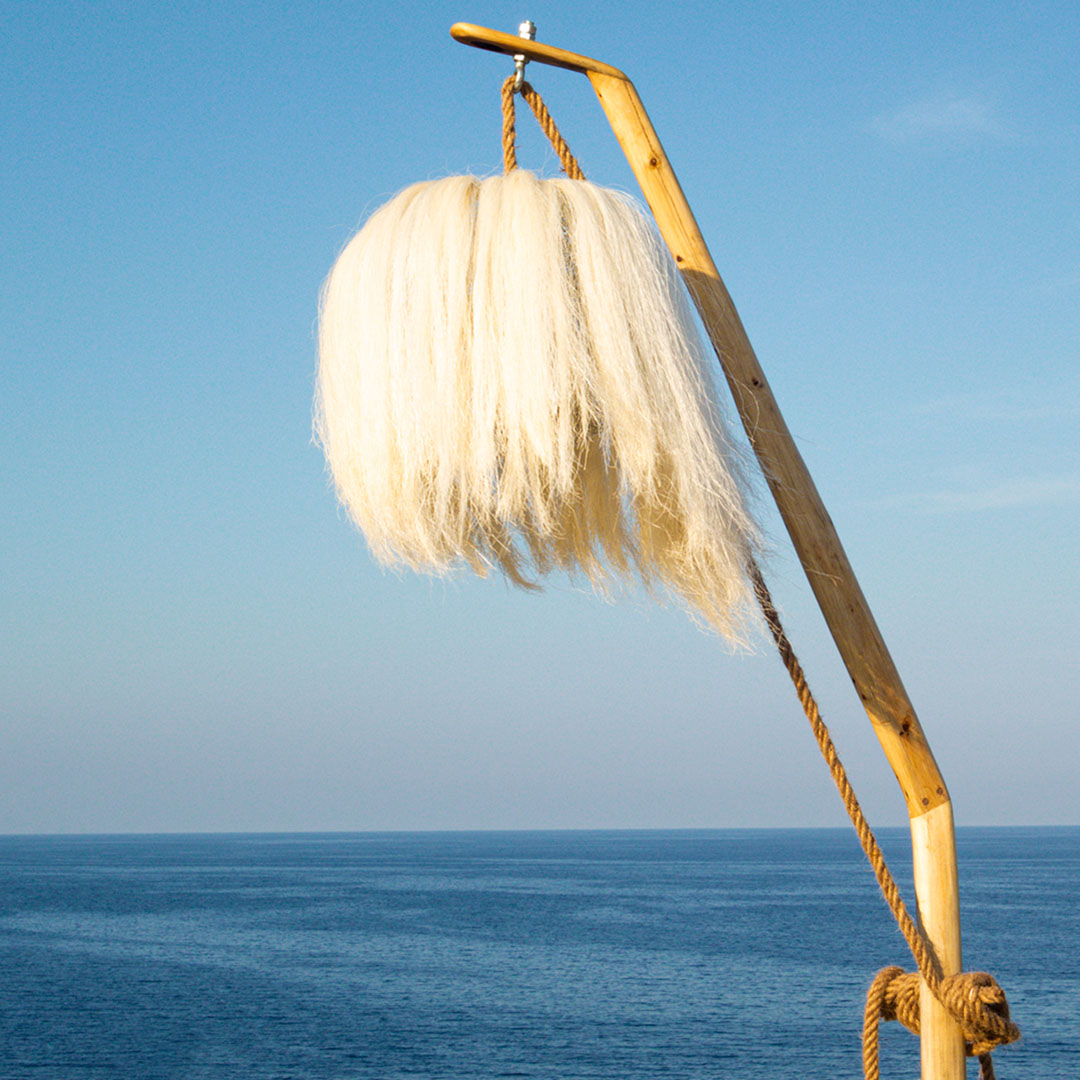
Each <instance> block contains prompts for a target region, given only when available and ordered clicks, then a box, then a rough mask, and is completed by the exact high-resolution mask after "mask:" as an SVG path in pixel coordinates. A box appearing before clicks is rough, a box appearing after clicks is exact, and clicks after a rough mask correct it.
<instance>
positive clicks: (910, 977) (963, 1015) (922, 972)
mask: <svg viewBox="0 0 1080 1080" xmlns="http://www.w3.org/2000/svg"><path fill="white" fill-rule="evenodd" d="M749 572H750V580H751V582H752V583H753V586H754V593H755V595H756V596H757V601H758V604H759V606H760V607H761V612H762V614H763V615H764V616H765V622H766V623H767V624H768V626H769V631H770V633H771V634H772V636H773V641H775V642H776V647H777V649H778V650H779V652H780V658H781V659H782V660H783V662H784V667H786V668H787V671H788V674H789V675H790V676H791V681H792V683H793V684H794V685H795V692H796V694H797V695H798V698H799V702H800V704H801V705H802V707H803V712H804V713H805V714H806V718H807V720H809V721H810V728H811V730H812V731H813V733H814V738H815V739H816V740H817V744H818V749H819V750H820V751H821V756H822V757H823V758H824V759H825V763H826V764H827V765H828V767H829V773H830V774H831V776H832V778H833V783H835V784H836V789H837V791H839V792H840V797H841V799H842V800H843V802H844V808H845V809H846V810H847V812H848V817H849V818H850V819H851V823H852V825H854V826H855V833H856V835H857V836H858V837H859V843H860V844H861V845H862V849H863V852H864V854H865V855H866V858H867V859H868V860H869V862H870V865H871V867H872V868H873V871H874V876H875V877H876V878H877V883H878V885H879V886H880V888H881V891H882V893H883V894H884V896H885V901H886V903H887V904H888V905H889V910H890V911H891V912H892V914H893V918H895V919H896V922H897V925H898V926H899V927H900V932H901V933H902V934H903V935H904V940H905V941H906V942H907V943H908V948H909V949H911V953H912V956H914V957H915V963H916V964H917V966H918V969H919V970H918V973H915V972H911V973H908V972H905V971H904V970H903V969H902V968H898V967H887V968H884V969H883V970H881V971H879V972H878V973H877V975H876V976H875V978H874V981H873V983H871V985H870V989H869V991H868V992H867V995H866V1012H865V1014H864V1017H863V1074H864V1076H865V1078H866V1080H880V1076H881V1073H880V1071H879V1068H878V1028H879V1026H880V1021H881V1020H899V1021H900V1023H902V1024H903V1025H904V1026H905V1027H906V1028H907V1029H908V1030H909V1031H912V1032H914V1033H915V1034H916V1035H917V1034H918V1033H919V977H920V976H922V978H923V979H924V980H925V982H926V984H927V986H929V988H930V992H931V993H932V994H933V995H934V997H935V998H936V999H937V1000H938V1001H939V1002H940V1003H941V1004H942V1005H943V1006H944V1007H945V1009H946V1010H947V1011H948V1013H949V1015H950V1016H952V1017H953V1019H954V1020H956V1022H957V1023H958V1024H959V1025H960V1028H961V1030H962V1031H963V1034H964V1042H965V1044H966V1047H965V1048H966V1051H967V1054H968V1055H969V1056H972V1057H978V1059H979V1075H980V1077H981V1078H982V1080H994V1065H993V1062H992V1060H991V1058H990V1052H991V1051H992V1050H993V1049H994V1048H995V1047H997V1046H1002V1045H1004V1044H1005V1043H1010V1042H1015V1041H1016V1040H1017V1039H1018V1038H1020V1029H1019V1028H1018V1027H1017V1026H1016V1024H1014V1023H1013V1022H1012V1021H1011V1020H1010V1019H1009V1005H1008V1002H1007V1001H1006V999H1005V991H1004V990H1002V989H1001V987H1000V986H999V985H998V983H997V982H996V980H995V979H994V978H993V976H992V975H988V974H987V973H986V972H985V971H973V972H962V973H960V974H959V975H949V976H943V975H942V974H941V967H940V965H939V963H938V959H937V957H936V956H935V955H934V950H933V948H932V947H931V945H930V943H929V942H928V941H927V940H926V938H925V936H924V935H923V933H922V931H921V930H920V929H919V927H918V926H917V925H916V923H915V921H914V919H912V917H911V915H910V914H908V910H907V907H906V906H905V904H904V901H903V898H902V897H901V896H900V890H899V888H898V887H897V884H896V880H895V879H894V878H893V876H892V874H891V873H890V871H889V868H888V866H887V865H886V864H885V856H884V855H883V854H882V852H881V848H880V847H879V846H878V842H877V838H876V837H875V836H874V834H873V832H872V830H871V829H870V825H869V823H868V822H867V820H866V815H865V814H864V813H863V810H862V807H861V806H860V805H859V800H858V799H857V798H856V797H855V792H854V790H853V789H852V787H851V783H850V781H849V780H848V777H847V770H846V769H845V768H844V766H843V764H842V762H841V761H840V757H839V755H838V754H837V752H836V746H835V744H834V743H833V741H832V736H831V735H830V734H829V729H828V727H827V726H826V725H825V721H824V720H823V719H822V718H821V713H820V711H819V710H818V706H817V702H816V701H815V700H814V695H813V694H812V693H811V692H810V688H809V686H807V684H806V676H805V675H804V673H803V669H802V665H801V664H800V663H799V660H798V657H797V656H796V655H795V651H794V649H792V647H791V642H790V641H789V640H788V636H787V633H786V632H785V631H784V627H783V625H782V624H781V622H780V616H779V615H778V614H777V611H776V607H775V606H774V604H773V602H772V597H771V596H770V595H769V590H768V588H767V587H766V585H765V579H764V578H763V577H762V576H761V570H760V568H759V567H758V565H757V564H756V563H755V562H753V561H751V563H750V565H749Z"/></svg>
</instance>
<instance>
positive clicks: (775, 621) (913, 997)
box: [502, 75, 1020, 1080]
mask: <svg viewBox="0 0 1080 1080" xmlns="http://www.w3.org/2000/svg"><path fill="white" fill-rule="evenodd" d="M514 81H515V76H513V75H511V76H510V77H509V78H508V79H507V80H506V82H504V83H503V86H502V115H503V131H502V144H503V169H504V171H505V172H508V173H509V172H513V170H514V169H516V168H517V167H518V165H517V152H516V149H515V142H516V136H517V132H516V128H515V117H514V92H515V91H514ZM520 92H521V96H522V97H523V98H524V99H525V100H526V101H527V102H528V104H529V107H530V108H531V109H532V111H533V114H534V115H535V116H536V119H537V121H538V122H539V124H540V127H541V128H542V129H543V132H544V134H545V135H546V136H547V137H548V139H549V140H550V142H551V145H552V146H553V147H554V148H555V152H556V153H557V154H558V155H559V161H560V162H561V163H562V167H563V171H564V172H565V173H566V175H567V176H569V177H570V179H571V180H584V179H585V174H584V173H583V172H582V171H581V167H580V166H579V165H578V163H577V160H576V159H575V158H574V155H573V154H571V153H570V148H569V146H567V144H566V140H565V139H564V138H563V137H562V135H560V134H559V129H558V128H557V127H556V126H555V121H554V120H553V119H552V118H551V113H549V112H548V110H547V107H546V106H545V105H544V103H543V101H541V99H540V95H539V94H538V93H537V92H536V91H535V90H534V89H533V88H532V86H531V85H530V84H529V83H527V82H526V83H522V85H521V91H520ZM748 570H749V574H750V580H751V582H752V584H753V586H754V594H755V595H756V597H757V601H758V604H759V605H760V607H761V612H762V614H763V615H764V616H765V621H766V623H767V624H768V626H769V631H770V633H771V634H772V637H773V641H775V642H776V647H777V649H778V650H779V652H780V658H781V659H782V660H783V662H784V666H785V667H786V668H787V671H788V674H789V675H790V676H791V681H792V683H794V685H795V692H796V694H797V695H798V698H799V702H800V704H801V705H802V707H803V712H804V713H805V714H806V718H807V720H809V721H810V728H811V730H812V731H813V733H814V738H815V740H816V741H817V744H818V749H819V750H820V751H821V755H822V757H823V758H824V759H825V763H826V765H828V767H829V773H830V775H831V776H832V778H833V783H834V784H836V789H837V791H839V793H840V797H841V799H842V800H843V802H844V808H845V809H846V810H847V813H848V817H849V818H850V819H851V823H852V825H854V826H855V833H856V835H857V836H858V837H859V843H860V844H861V845H862V849H863V852H864V854H865V855H866V858H867V859H868V860H869V862H870V866H871V867H872V868H873V871H874V876H875V877H876V878H877V883H878V886H879V887H880V888H881V891H882V894H883V895H884V897H885V901H886V903H887V904H888V905H889V910H890V911H891V912H892V914H893V918H895V919H896V922H897V925H898V926H899V927H900V932H901V933H902V934H903V935H904V940H905V941H906V942H907V944H908V948H909V949H911V954H912V956H914V958H915V963H916V965H917V967H918V969H919V970H918V972H905V971H904V970H903V969H902V968H899V967H887V968H883V969H882V970H881V971H879V972H878V973H877V975H876V976H875V977H874V981H873V982H872V983H871V985H870V989H869V990H868V991H867V995H866V1011H865V1013H864V1017H863V1074H864V1076H865V1080H880V1077H881V1073H880V1070H879V1063H878V1056H879V1055H878V1031H879V1027H880V1023H881V1021H882V1020H898V1021H900V1023H902V1024H903V1025H904V1026H905V1027H906V1028H908V1030H909V1031H912V1032H914V1033H915V1034H916V1035H917V1034H918V1033H919V980H920V976H921V978H922V979H923V980H924V981H925V982H926V984H927V986H928V987H929V988H930V992H931V993H932V994H933V995H934V997H935V998H936V999H937V1000H938V1001H939V1002H940V1003H941V1005H942V1006H944V1008H945V1009H946V1010H947V1011H948V1013H949V1015H950V1016H952V1017H953V1019H954V1020H956V1022H957V1023H958V1024H959V1025H960V1028H961V1030H962V1031H963V1035H964V1042H965V1049H966V1052H967V1054H968V1056H970V1057H978V1059H979V1076H980V1078H981V1080H994V1064H993V1061H992V1060H991V1058H990V1052H991V1051H992V1050H993V1049H994V1048H995V1047H997V1046H1002V1045H1004V1044H1005V1043H1010V1042H1015V1041H1016V1040H1017V1039H1018V1038H1020V1029H1019V1028H1018V1027H1017V1026H1016V1024H1014V1023H1013V1022H1012V1021H1011V1020H1010V1019H1009V1005H1008V1002H1007V1001H1006V999H1005V992H1004V990H1002V988H1001V987H1000V986H999V985H998V983H997V982H996V981H995V979H994V978H993V976H991V975H988V974H987V973H986V972H984V971H974V972H962V973H960V974H958V975H949V976H943V975H942V973H941V966H940V964H939V963H938V959H937V956H936V955H935V954H934V950H933V947H932V946H931V945H930V943H929V942H928V941H927V940H926V937H925V936H924V934H923V932H922V931H921V930H920V929H919V927H918V926H917V924H916V923H915V920H914V919H912V917H911V915H910V914H909V913H908V910H907V907H906V906H905V904H904V901H903V898H902V897H901V895H900V889H899V887H898V886H897V884H896V880H895V878H893V876H892V874H891V872H890V871H889V868H888V866H887V865H886V863H885V856H884V855H883V854H882V851H881V848H880V846H879V845H878V842H877V838H876V837H875V836H874V833H873V831H872V830H871V828H870V824H869V822H868V821H867V820H866V815H865V814H864V813H863V810H862V807H861V806H860V805H859V800H858V799H857V798H856V796H855V791H854V789H853V788H852V786H851V783H850V781H849V780H848V776H847V770H846V769H845V768H844V766H843V763H842V762H841V761H840V757H839V755H838V754H837V752H836V746H835V744H834V743H833V740H832V736H831V735H830V734H829V729H828V727H827V726H826V724H825V721H824V720H823V719H822V717H821V713H820V711H819V709H818V706H817V702H816V701H815V700H814V695H813V694H812V693H811V692H810V688H809V686H808V685H807V683H806V676H805V674H804V673H803V669H802V665H801V664H800V663H799V659H798V657H797V656H796V655H795V650H794V649H793V648H792V647H791V642H790V641H789V640H788V636H787V633H786V631H785V630H784V627H783V625H782V624H781V622H780V616H779V614H778V613H777V611H776V607H775V605H774V604H773V601H772V597H771V596H770V595H769V590H768V588H767V587H766V585H765V579H764V578H763V577H762V576H761V570H760V568H759V567H758V565H757V563H756V562H754V561H753V560H751V561H750V563H749V565H748Z"/></svg>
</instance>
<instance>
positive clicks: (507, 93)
mask: <svg viewBox="0 0 1080 1080" xmlns="http://www.w3.org/2000/svg"><path fill="white" fill-rule="evenodd" d="M515 78H516V76H514V75H511V76H510V78H509V79H507V80H506V82H504V83H503V86H502V118H503V128H502V146H503V171H504V172H513V171H514V170H515V169H516V168H517V167H518V165H517V150H516V148H515V145H514V144H515V141H516V139H517V130H516V128H515V126H514V80H515ZM520 92H521V96H522V97H523V98H524V99H525V100H526V102H528V105H529V108H530V109H532V111H533V115H534V116H535V117H536V121H537V123H538V124H539V125H540V127H541V129H542V130H543V132H544V134H545V135H546V136H547V137H548V141H549V142H550V143H551V145H552V146H553V147H554V148H555V153H557V154H558V155H559V161H560V162H561V163H562V167H563V172H564V173H566V175H567V176H569V177H570V179H571V180H584V179H585V174H584V173H583V172H582V171H581V166H580V165H579V164H578V163H577V158H575V157H574V155H573V154H571V153H570V147H569V146H567V145H566V140H565V139H564V138H563V137H562V135H560V134H559V129H558V128H557V127H556V126H555V121H554V120H552V118H551V113H549V112H548V110H547V106H546V105H545V104H544V103H543V101H541V99H540V95H539V94H538V93H537V92H536V91H535V90H534V89H533V88H532V86H531V85H530V84H529V83H527V82H523V83H522V84H521V91H520Z"/></svg>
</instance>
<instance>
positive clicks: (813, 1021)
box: [0, 829, 1080, 1080]
mask: <svg viewBox="0 0 1080 1080" xmlns="http://www.w3.org/2000/svg"><path fill="white" fill-rule="evenodd" d="M882 840H883V846H884V847H885V850H886V853H887V854H888V855H889V857H890V862H891V863H892V865H893V868H894V872H897V876H898V877H899V878H900V879H901V880H902V881H903V882H904V887H905V892H906V894H907V895H910V882H909V879H908V878H907V877H906V868H907V865H908V863H909V861H910V860H909V855H908V848H907V837H906V833H905V832H903V831H896V830H893V831H888V830H887V831H886V832H885V834H884V836H883V837H882ZM959 853H960V866H961V887H962V905H963V911H964V935H965V938H964V940H965V959H966V961H967V966H968V967H969V968H982V969H986V970H989V971H992V972H993V973H994V974H995V975H996V976H997V977H998V979H999V980H1000V981H1001V982H1002V984H1003V985H1004V986H1005V988H1006V990H1007V992H1008V995H1009V999H1010V1003H1011V1005H1012V1009H1013V1015H1014V1017H1015V1018H1016V1019H1017V1020H1018V1021H1019V1023H1020V1025H1021V1027H1022V1029H1023V1031H1024V1040H1023V1041H1022V1042H1021V1043H1020V1044H1018V1045H1016V1046H1012V1047H1006V1048H1004V1049H1002V1050H999V1051H998V1053H997V1054H996V1055H995V1060H996V1062H997V1069H998V1075H999V1077H1000V1078H1001V1080H1035V1078H1038V1080H1043V1078H1047V1077H1070V1076H1076V1075H1080V949H1078V945H1080V933H1078V931H1080V914H1078V898H1080V829H968V830H961V832H960V836H959ZM890 963H900V964H903V965H904V966H906V967H910V966H911V964H910V961H909V958H908V957H907V956H906V953H905V946H904V943H903V940H902V939H901V938H900V935H899V933H898V931H896V930H895V928H894V926H893V922H892V919H891V916H890V915H889V913H888V910H887V909H886V907H885V905H884V902H883V901H882V900H881V898H880V896H879V895H878V893H877V887H876V885H875V883H874V881H873V877H872V875H871V873H870V871H869V869H868V868H867V867H866V866H865V864H864V861H863V858H862V854H861V852H860V851H859V849H858V847H857V844H856V842H855V840H854V837H853V836H852V835H850V833H848V832H846V831H843V830H761V831H758V830H730V831H725V830H719V831H676V832H520V833H425V834H420V833H412V834H405V833H382V834H328V835H295V834H289V835H267V834H260V835H235V836H91V837H0V1077H2V1078H3V1080H106V1078H108V1080H112V1078H117V1080H120V1078H123V1080H143V1078H146V1080H165V1078H170V1080H172V1078H176V1080H211V1078H213V1080H244V1078H247V1077H251V1078H256V1077H257V1078H260V1080H261V1078H267V1080H269V1078H274V1080H292V1078H296V1080H306V1078H311V1080H353V1078H364V1080H399V1078H406V1077H410V1078H414V1077H423V1078H432V1080H450V1078H454V1080H463V1078H464V1080H467V1078H477V1080H479V1078H499V1077H530V1078H537V1080H539V1078H543V1080H556V1078H559V1080H563V1078H565V1080H594V1078H595V1080H600V1078H604V1080H636V1078H640V1080H658V1078H663V1077H679V1078H682V1080H704V1078H710V1080H713V1078H723V1077H731V1078H743V1080H754V1078H761V1080H764V1078H766V1077H767V1078H769V1080H778V1078H779V1080H787V1078H790V1080H795V1078H798V1080H836V1078H839V1077H851V1078H856V1077H858V1076H860V1075H861V1072H860V1032H861V1016H862V1004H863V994H864V992H865V988H866V985H867V984H868V982H869V981H870V979H871V977H872V976H873V974H874V972H875V971H876V970H877V969H878V968H880V967H882V966H884V965H886V964H890ZM882 1059H883V1061H882V1064H883V1069H882V1071H883V1074H884V1075H886V1076H888V1077H903V1078H906V1080H910V1078H913V1077H916V1076H917V1075H918V1071H919V1070H918V1049H917V1040H916V1039H915V1038H914V1036H911V1035H909V1034H908V1033H907V1032H906V1031H903V1030H897V1025H895V1024H890V1025H888V1026H887V1028H886V1030H884V1031H883V1043H882ZM970 1075H972V1076H974V1075H975V1073H974V1065H973V1064H972V1068H971V1071H970Z"/></svg>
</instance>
